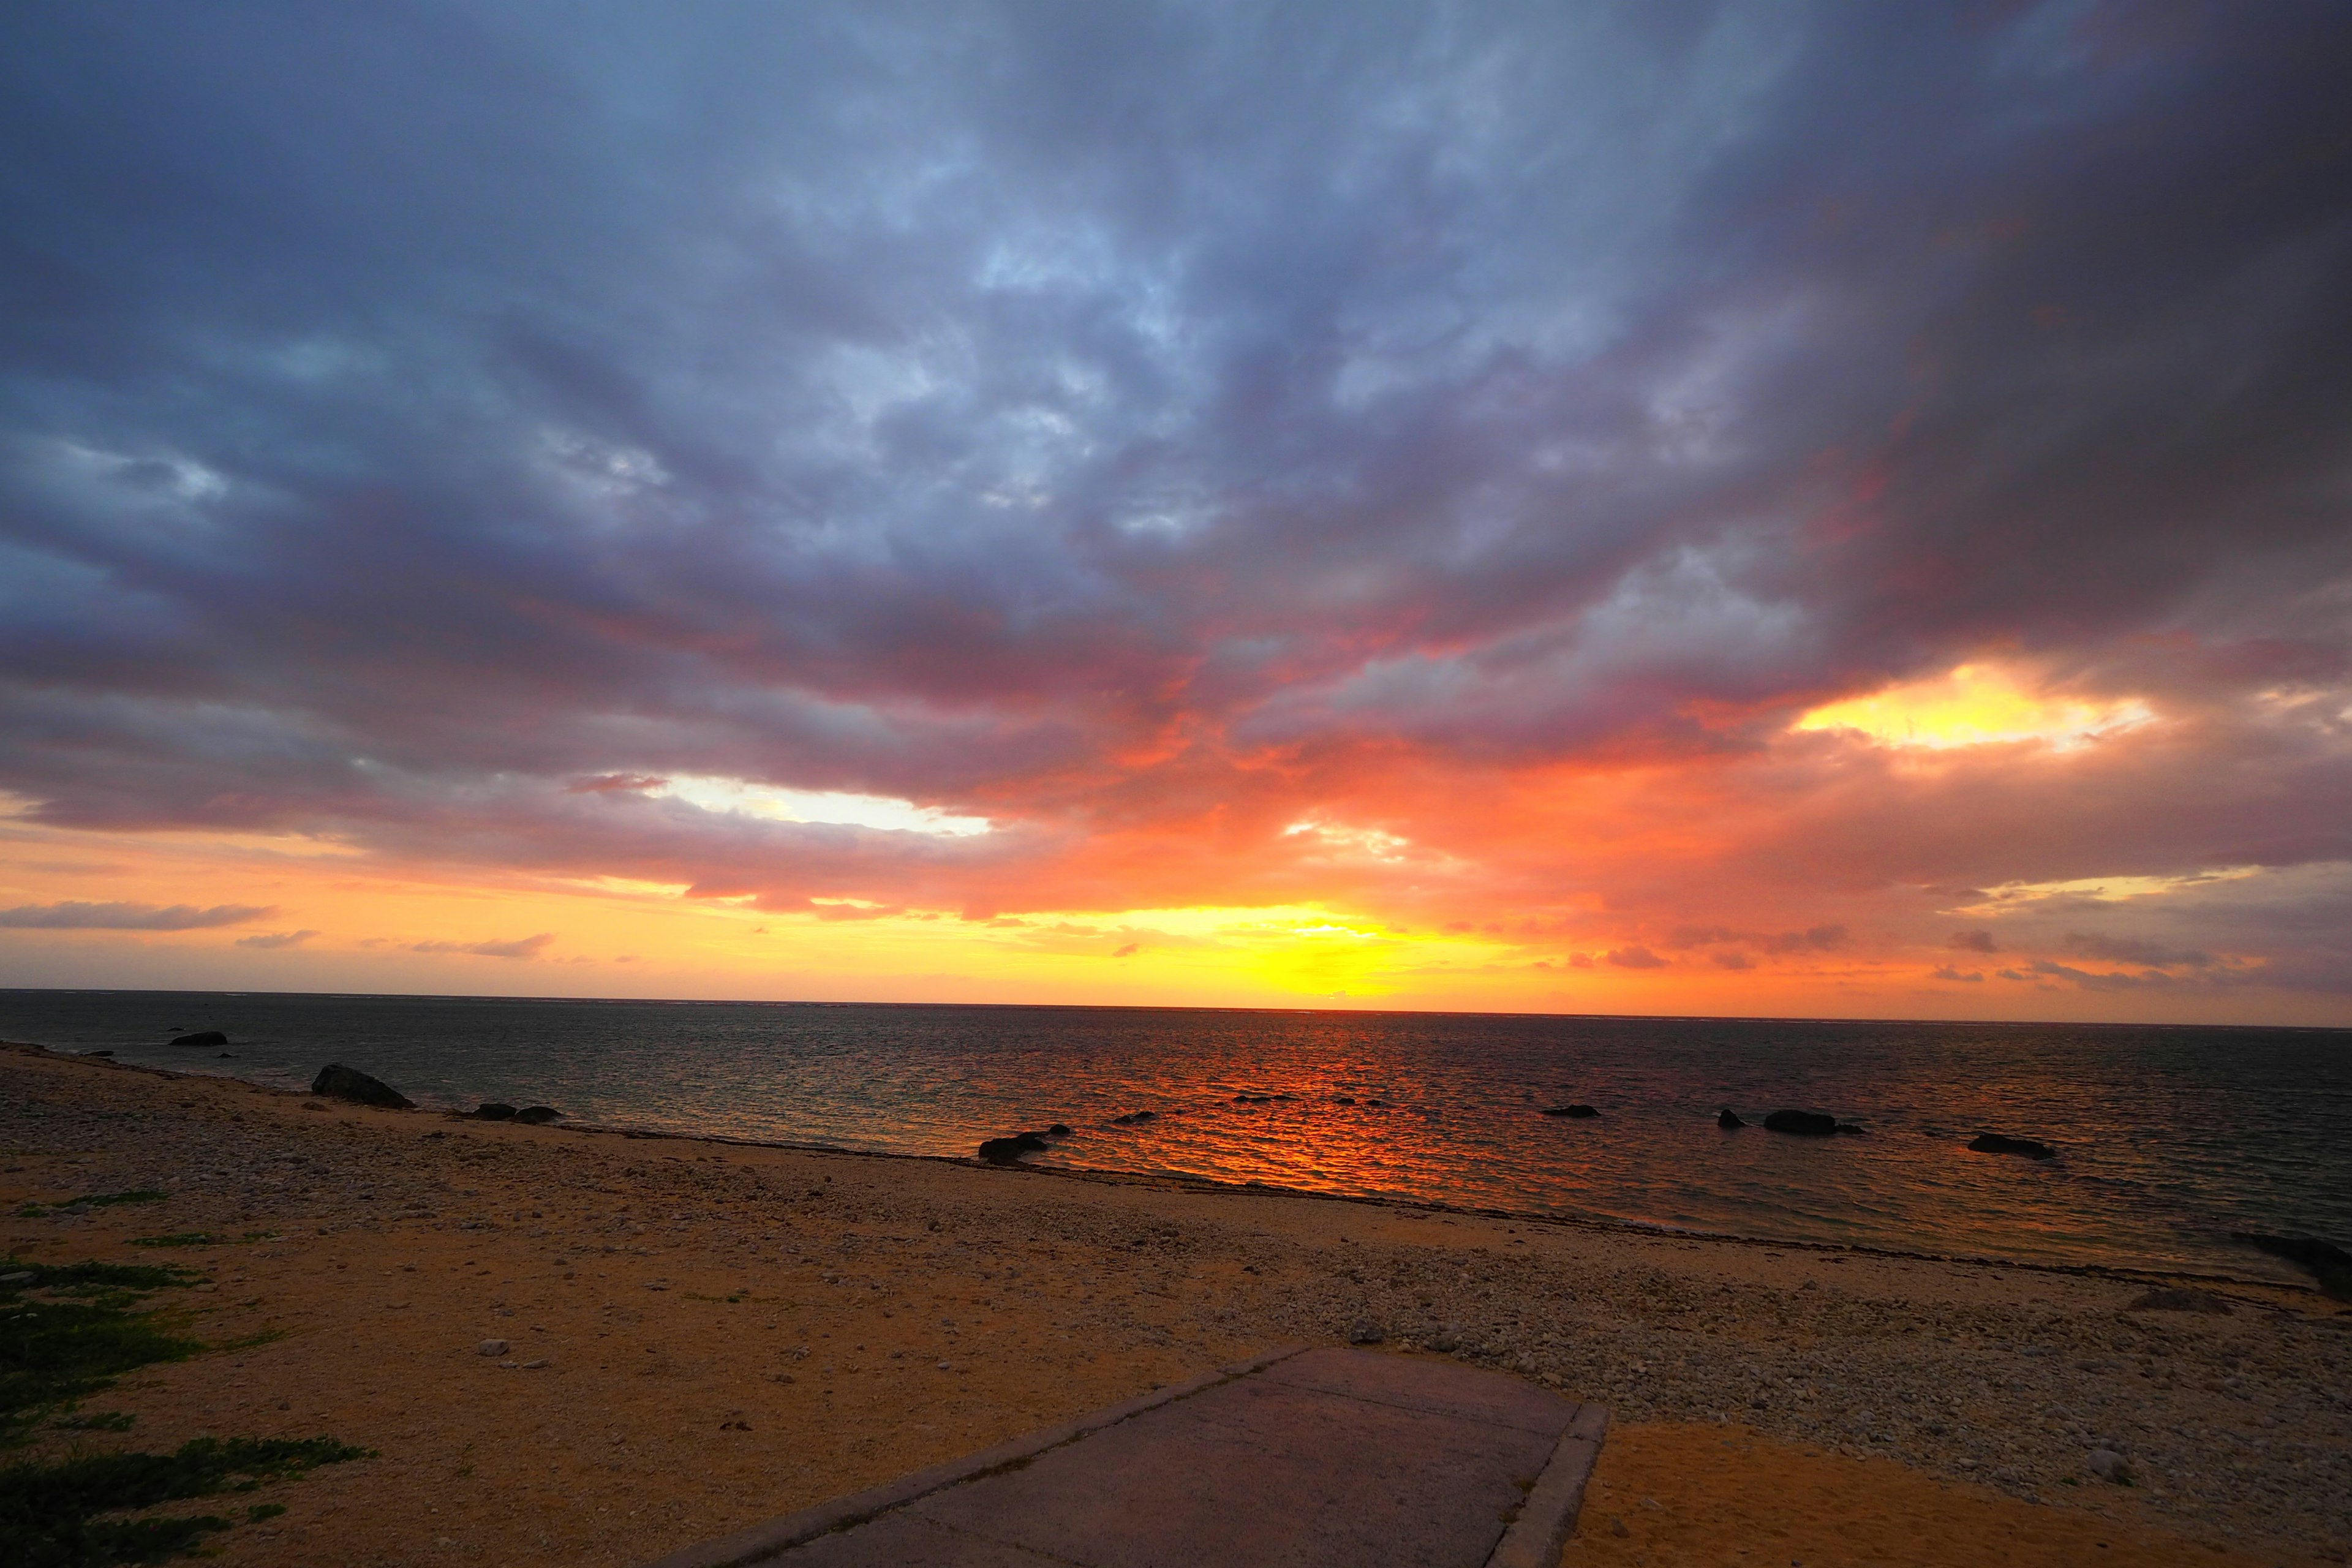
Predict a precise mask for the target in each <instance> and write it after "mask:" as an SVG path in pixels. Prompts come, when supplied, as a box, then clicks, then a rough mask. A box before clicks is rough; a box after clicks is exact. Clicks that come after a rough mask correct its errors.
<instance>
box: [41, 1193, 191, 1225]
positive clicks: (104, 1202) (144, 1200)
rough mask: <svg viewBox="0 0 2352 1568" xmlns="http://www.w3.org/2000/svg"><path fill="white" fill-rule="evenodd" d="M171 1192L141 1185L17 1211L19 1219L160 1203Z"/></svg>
mask: <svg viewBox="0 0 2352 1568" xmlns="http://www.w3.org/2000/svg"><path fill="white" fill-rule="evenodd" d="M171 1195H172V1194H169V1193H161V1192H157V1191H156V1190H155V1189H154V1188H152V1187H140V1188H137V1189H135V1190H134V1191H131V1192H127V1193H84V1194H82V1195H81V1196H80V1197H78V1198H68V1199H67V1200H66V1201H65V1202H63V1203H61V1204H26V1205H25V1206H24V1207H23V1208H20V1209H18V1210H17V1211H16V1217H17V1218H19V1219H39V1218H40V1217H41V1216H42V1215H52V1214H71V1213H73V1212H75V1211H76V1210H79V1209H102V1208H111V1207H113V1206H114V1205H116V1204H160V1203H162V1202H163V1200H164V1199H165V1198H168V1197H170V1196H171Z"/></svg>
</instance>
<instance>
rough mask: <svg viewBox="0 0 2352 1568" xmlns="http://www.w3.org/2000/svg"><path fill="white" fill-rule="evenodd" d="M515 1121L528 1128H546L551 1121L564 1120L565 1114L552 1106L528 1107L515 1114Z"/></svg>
mask: <svg viewBox="0 0 2352 1568" xmlns="http://www.w3.org/2000/svg"><path fill="white" fill-rule="evenodd" d="M514 1119H515V1120H516V1121H520V1122H521V1123H522V1124H523V1125H525V1126H526V1127H544V1126H546V1125H547V1124H548V1123H549V1122H551V1121H562V1120H563V1112H562V1111H560V1110H556V1109H555V1107H553V1106H551V1105H526V1106H524V1107H523V1108H522V1109H521V1110H518V1111H516V1112H515V1113H514Z"/></svg>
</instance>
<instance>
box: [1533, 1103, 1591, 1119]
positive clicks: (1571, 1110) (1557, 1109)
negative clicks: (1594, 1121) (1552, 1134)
mask: <svg viewBox="0 0 2352 1568" xmlns="http://www.w3.org/2000/svg"><path fill="white" fill-rule="evenodd" d="M1544 1114H1545V1115H1546V1116H1573V1117H1575V1118H1577V1119H1578V1120H1582V1119H1583V1118H1585V1117H1587V1116H1598V1115H1600V1114H1601V1112H1600V1111H1598V1110H1594V1109H1593V1108H1592V1107H1591V1106H1589V1105H1552V1106H1547V1107H1545V1108H1544Z"/></svg>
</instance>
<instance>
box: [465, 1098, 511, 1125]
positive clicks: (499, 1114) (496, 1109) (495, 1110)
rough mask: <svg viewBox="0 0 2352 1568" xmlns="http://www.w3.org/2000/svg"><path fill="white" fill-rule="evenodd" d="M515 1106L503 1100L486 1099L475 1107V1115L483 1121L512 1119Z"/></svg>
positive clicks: (478, 1119)
mask: <svg viewBox="0 0 2352 1568" xmlns="http://www.w3.org/2000/svg"><path fill="white" fill-rule="evenodd" d="M514 1113H515V1108H514V1107H513V1106H511V1105H509V1104H507V1103H506V1102H505V1101H503V1100H484V1101H483V1102H482V1103H481V1104H479V1105H478V1106H476V1107H475V1108H474V1116H475V1119H476V1120H477V1121H513V1120H514Z"/></svg>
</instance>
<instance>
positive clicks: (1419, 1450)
mask: <svg viewBox="0 0 2352 1568" xmlns="http://www.w3.org/2000/svg"><path fill="white" fill-rule="evenodd" d="M1607 1425H1608V1415H1607V1413H1606V1412H1604V1411H1602V1410H1601V1408H1600V1407H1599V1406H1598V1405H1578V1404H1577V1403H1575V1402H1574V1401H1572V1400H1569V1399H1563V1398H1561V1397H1560V1396H1559V1395H1558V1394H1551V1393H1549V1392H1547V1391H1546V1390H1544V1389H1541V1388H1538V1387H1537V1386H1535V1385H1534V1384H1529V1383H1526V1382H1523V1381H1521V1380H1520V1379H1518V1378H1516V1377H1507V1376H1504V1375H1503V1374H1501V1373H1491V1372H1480V1371H1477V1370H1476V1369H1475V1368H1471V1367H1465V1366H1462V1365H1460V1364H1458V1363H1454V1362H1449V1361H1438V1360H1433V1359H1423V1358H1419V1357H1412V1356H1402V1355H1390V1354H1384V1353H1382V1352H1376V1351H1361V1350H1341V1349H1337V1348H1326V1349H1320V1350H1297V1349H1294V1350H1288V1351H1279V1352H1275V1353H1274V1354H1272V1355H1267V1356H1262V1357H1260V1358H1258V1359H1257V1360H1255V1361H1254V1362H1250V1363H1245V1364H1244V1365H1242V1366H1238V1367H1234V1368H1231V1369H1229V1370H1227V1371H1224V1372H1221V1373H1212V1374H1210V1375H1209V1376H1207V1377H1203V1378H1199V1379H1196V1380H1195V1381H1193V1382H1192V1383H1188V1384H1181V1385H1180V1386H1178V1387H1175V1388H1169V1389H1162V1390H1160V1391H1158V1392H1157V1393H1154V1394H1147V1395H1144V1396H1143V1397H1142V1398H1139V1399H1135V1400H1130V1401H1129V1402H1127V1403H1126V1404H1124V1405H1113V1406H1111V1407H1110V1408H1109V1409H1108V1410H1102V1411H1097V1412H1096V1413H1095V1414H1094V1415H1087V1416H1083V1417H1081V1418H1080V1419H1078V1420H1076V1421H1073V1422H1070V1423H1067V1424H1066V1425H1065V1426H1056V1427H1052V1428H1048V1429H1047V1430H1045V1431H1043V1432H1037V1433H1033V1434H1031V1435H1030V1436H1026V1437H1022V1438H1017V1439H1015V1440H1014V1441H1013V1442H1010V1443H1006V1444H1003V1445H1000V1446H999V1447H995V1448H991V1449H987V1450H985V1451H983V1452H982V1453H978V1454H974V1455H971V1456H970V1457H969V1458H963V1459H959V1460H955V1461H952V1462H950V1463H949V1464H945V1465H940V1466H936V1467H934V1468H931V1469H929V1470H919V1471H917V1472H916V1473H915V1474H913V1475H910V1476H906V1477H903V1478H901V1479H898V1480H896V1481H892V1482H890V1483H888V1484H887V1485H884V1486H881V1487H877V1488H876V1489H873V1490H871V1491H867V1492H861V1493H858V1494H857V1495H856V1496H855V1497H848V1498H838V1499H835V1500H833V1501H831V1502H827V1503H820V1504H819V1505H817V1506H816V1507H815V1508H813V1509H807V1510H803V1511H802V1512H800V1513H796V1514H792V1515H789V1516H787V1517H785V1518H783V1519H780V1520H775V1521H771V1522H770V1523H767V1524H764V1525H759V1526H755V1527H754V1528H752V1529H751V1530H748V1531H743V1532H741V1533H740V1534H738V1535H733V1536H730V1537H728V1538H727V1539H726V1540H724V1541H717V1542H709V1544H707V1545H703V1546H697V1547H691V1548H689V1549H688V1550H687V1551H684V1552H677V1553H674V1554H672V1555H671V1556H668V1557H665V1558H663V1559H662V1560H661V1562H660V1563H656V1564H654V1565H653V1568H736V1565H737V1564H749V1563H774V1564H776V1565H778V1568H1049V1565H1051V1568H1069V1565H1071V1564H1078V1565H1079V1568H1200V1565H1202V1564H1225V1563H1233V1564H1255V1563H1267V1564H1276V1563H1278V1564H1283V1565H1285V1568H1374V1565H1379V1568H1406V1565H1414V1568H1557V1564H1558V1563H1559V1552H1560V1547H1561V1545H1562V1543H1563V1542H1565V1541H1566V1540H1567V1538H1568V1534H1569V1531H1570V1530H1572V1529H1573V1528H1574V1527H1575V1523H1576V1511H1577V1508H1578V1506H1579V1504H1580V1503H1581V1502H1582V1500H1583V1497H1584V1483H1585V1479H1586V1478H1587V1477H1588V1476H1589V1475H1590V1474H1591V1469H1592V1461H1593V1458H1594V1457H1595V1456H1596V1455H1597V1454H1598V1453H1599V1452H1600V1447H1601V1435H1602V1433H1603V1431H1604V1430H1605V1429H1606V1427H1607Z"/></svg>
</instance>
